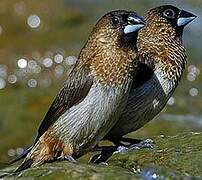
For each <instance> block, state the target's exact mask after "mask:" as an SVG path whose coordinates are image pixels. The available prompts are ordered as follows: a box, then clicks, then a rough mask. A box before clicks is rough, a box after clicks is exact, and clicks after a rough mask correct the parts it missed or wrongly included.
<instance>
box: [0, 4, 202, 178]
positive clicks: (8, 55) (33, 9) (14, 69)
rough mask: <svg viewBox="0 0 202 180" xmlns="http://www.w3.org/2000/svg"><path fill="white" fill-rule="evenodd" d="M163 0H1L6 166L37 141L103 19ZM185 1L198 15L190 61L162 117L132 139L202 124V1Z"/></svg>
mask: <svg viewBox="0 0 202 180" xmlns="http://www.w3.org/2000/svg"><path fill="white" fill-rule="evenodd" d="M163 2H164V3H168V2H169V3H170V2H171V1H163ZM161 3H162V2H161ZM161 3H159V1H152V2H151V1H149V0H144V1H141V2H140V1H138V2H135V1H132V0H129V1H127V2H126V1H121V0H118V1H113V0H110V1H103V2H100V1H98V0H97V1H93V0H88V1H86V2H85V3H84V2H80V1H74V0H71V1H62V0H59V1H56V0H50V1H33V2H31V1H30V2H27V1H19V0H14V1H12V2H10V1H6V0H2V1H1V4H0V45H1V46H0V139H1V143H0V152H1V154H0V162H1V163H2V164H0V166H4V164H3V163H4V162H7V161H8V160H9V159H11V158H12V157H14V156H15V155H17V154H19V153H20V152H22V150H23V149H22V147H26V146H28V145H29V144H30V143H31V142H32V141H33V139H34V136H35V135H36V130H37V127H38V126H39V123H40V121H41V119H42V118H43V116H44V114H45V112H46V111H47V109H48V106H49V105H50V103H51V102H52V100H53V97H54V96H55V94H56V92H57V90H58V89H59V88H60V86H61V84H62V82H63V80H64V79H65V77H66V76H67V75H68V73H69V71H70V69H71V68H72V67H73V65H74V64H75V63H76V60H77V59H76V56H77V55H78V53H79V51H80V49H81V47H82V46H83V45H84V43H85V40H86V39H87V37H88V34H89V33H90V30H91V28H92V26H93V25H94V24H95V21H96V19H98V17H100V16H101V15H102V14H103V13H105V12H106V11H109V10H112V9H118V8H119V9H120V8H121V9H137V10H138V12H139V13H140V14H144V13H143V12H145V10H146V9H148V8H150V7H153V6H155V5H157V4H158V5H159V4H161ZM172 3H173V4H175V1H172ZM180 4H181V5H182V6H181V7H186V9H188V10H191V11H192V12H195V11H196V14H197V15H198V16H199V17H198V20H197V21H196V22H193V23H192V24H191V25H190V26H189V27H188V28H187V29H186V32H185V41H184V42H185V45H186V47H187V52H188V55H189V65H188V66H187V69H186V71H185V73H184V76H183V79H182V82H181V83H180V85H179V87H178V88H177V90H176V92H175V93H174V95H173V97H172V98H171V99H170V100H169V102H168V105H167V106H166V108H165V109H164V110H163V112H162V113H161V114H160V116H158V117H157V118H156V119H155V120H154V121H152V122H151V123H149V124H147V125H146V126H145V127H144V128H142V129H140V130H139V131H137V132H135V133H133V134H131V136H133V137H140V138H150V137H152V136H155V135H159V134H167V135H175V134H178V133H180V132H186V131H194V132H195V131H201V130H202V114H201V109H202V96H201V93H202V85H201V81H202V78H201V73H200V72H201V70H202V65H201V62H200V60H201V58H200V57H201V52H202V51H201V45H199V44H200V43H201V34H202V27H201V26H202V24H201V18H200V17H201V13H200V11H201V8H202V7H201V4H200V3H199V1H191V0H190V1H188V0H187V1H186V2H185V3H184V1H179V2H178V5H180ZM196 29H197V31H196ZM199 36H200V38H199ZM153 175H154V174H152V175H151V178H153ZM149 176H150V175H149Z"/></svg>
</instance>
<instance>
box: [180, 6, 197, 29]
mask: <svg viewBox="0 0 202 180" xmlns="http://www.w3.org/2000/svg"><path fill="white" fill-rule="evenodd" d="M196 17H197V16H196V15H194V14H192V13H190V12H187V11H184V10H181V11H180V14H179V17H178V20H177V26H179V27H180V26H186V25H187V24H189V23H190V22H191V21H193V20H194V19H195V18H196Z"/></svg>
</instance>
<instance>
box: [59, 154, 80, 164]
mask: <svg viewBox="0 0 202 180" xmlns="http://www.w3.org/2000/svg"><path fill="white" fill-rule="evenodd" d="M58 160H66V161H69V162H71V163H76V160H75V159H74V158H73V157H72V156H64V157H59V158H58Z"/></svg>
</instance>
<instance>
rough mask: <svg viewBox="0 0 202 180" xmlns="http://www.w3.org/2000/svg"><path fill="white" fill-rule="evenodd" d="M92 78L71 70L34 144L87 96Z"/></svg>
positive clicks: (86, 73) (83, 71) (87, 74)
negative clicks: (66, 112) (67, 111)
mask: <svg viewBox="0 0 202 180" xmlns="http://www.w3.org/2000/svg"><path fill="white" fill-rule="evenodd" d="M92 84H93V78H92V76H90V75H89V73H88V72H86V71H85V70H82V71H80V72H78V71H75V70H73V71H72V73H71V74H70V76H69V78H68V80H67V81H66V82H65V83H64V85H63V87H62V89H61V90H60V91H59V93H58V94H57V96H56V97H55V100H54V101H53V103H52V105H51V106H50V108H49V110H48V112H47V113H46V115H45V118H44V119H43V121H42V123H41V125H40V127H39V129H38V135H37V138H36V140H35V142H36V141H37V140H38V139H39V138H40V137H41V136H42V135H43V134H44V132H45V131H46V130H47V129H48V128H49V127H50V126H51V125H52V124H53V123H54V122H55V121H56V120H57V119H58V118H59V117H60V116H61V115H62V114H63V113H64V112H65V111H66V110H67V109H69V108H71V107H72V106H73V105H76V104H78V103H79V102H81V101H82V100H83V99H84V98H85V97H86V95H87V94H88V92H89V90H90V88H91V86H92Z"/></svg>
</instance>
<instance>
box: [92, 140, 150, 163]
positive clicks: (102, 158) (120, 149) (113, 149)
mask: <svg viewBox="0 0 202 180" xmlns="http://www.w3.org/2000/svg"><path fill="white" fill-rule="evenodd" d="M127 140H128V139H127ZM131 141H133V142H137V143H134V144H130V145H123V144H122V143H121V145H120V146H105V147H97V148H96V149H95V150H98V151H101V152H100V153H99V154H96V155H94V156H93V157H92V158H91V159H90V161H89V162H90V163H93V164H105V163H106V162H107V160H108V159H109V158H110V157H111V156H112V155H113V154H114V153H120V154H125V153H128V152H129V151H132V150H139V149H143V148H151V149H153V147H154V145H153V143H154V141H153V140H152V139H145V140H132V139H131ZM131 141H130V142H131Z"/></svg>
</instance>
